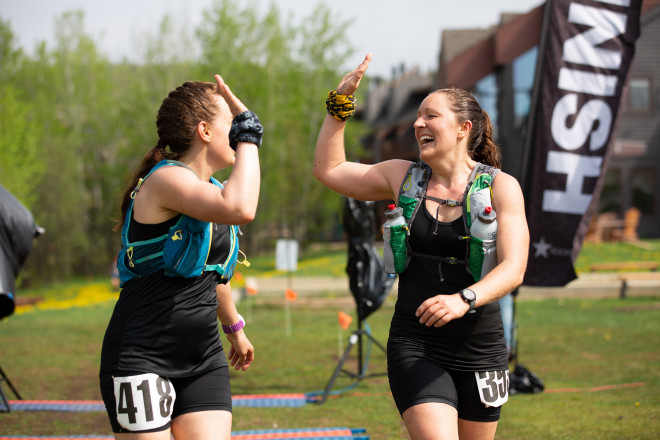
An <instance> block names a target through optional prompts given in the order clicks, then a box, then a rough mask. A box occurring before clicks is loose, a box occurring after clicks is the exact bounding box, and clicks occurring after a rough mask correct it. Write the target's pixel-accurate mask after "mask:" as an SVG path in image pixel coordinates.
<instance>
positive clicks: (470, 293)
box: [461, 289, 477, 301]
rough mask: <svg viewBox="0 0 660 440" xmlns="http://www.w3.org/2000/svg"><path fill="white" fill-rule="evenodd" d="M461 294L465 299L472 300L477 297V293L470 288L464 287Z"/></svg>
mask: <svg viewBox="0 0 660 440" xmlns="http://www.w3.org/2000/svg"><path fill="white" fill-rule="evenodd" d="M461 294H462V296H463V298H465V299H466V300H467V301H474V300H475V299H477V295H476V294H475V293H474V292H473V291H472V290H470V289H464V290H463V292H461Z"/></svg>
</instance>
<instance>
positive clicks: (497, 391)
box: [474, 370, 509, 407]
mask: <svg viewBox="0 0 660 440" xmlns="http://www.w3.org/2000/svg"><path fill="white" fill-rule="evenodd" d="M474 376H475V378H476V379H477V388H479V397H480V398H481V402H482V403H483V404H484V405H486V407H489V406H495V407H497V406H502V405H503V404H504V403H505V402H506V401H507V400H509V371H508V370H500V371H477V372H475V373H474Z"/></svg>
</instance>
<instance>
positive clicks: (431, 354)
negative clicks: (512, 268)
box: [388, 206, 507, 371]
mask: <svg viewBox="0 0 660 440" xmlns="http://www.w3.org/2000/svg"><path fill="white" fill-rule="evenodd" d="M410 234H411V235H410V241H409V243H410V246H411V249H412V251H413V252H418V253H422V254H427V255H435V256H439V257H455V258H458V259H461V260H463V259H465V252H466V246H467V241H466V240H459V237H462V236H465V235H466V231H465V226H464V224H463V218H462V217H459V218H458V219H456V220H454V221H453V222H449V223H444V222H436V220H435V218H434V217H433V216H432V215H431V214H430V213H429V212H428V210H427V209H426V207H425V206H424V207H423V208H422V207H421V208H420V212H419V213H418V215H417V216H415V220H414V221H413V224H412V225H411V231H410ZM441 271H442V273H441ZM441 275H442V277H441ZM441 278H442V281H441ZM472 284H474V279H473V278H472V275H470V273H469V272H468V271H467V269H466V267H465V265H464V264H446V263H440V262H439V260H437V259H433V258H426V257H421V256H415V255H413V256H412V258H411V260H410V264H409V265H408V268H407V269H406V271H405V272H404V273H402V274H401V275H400V277H399V295H398V298H397V302H396V306H395V310H394V316H393V317H392V324H391V327H390V339H389V342H388V364H389V368H392V367H395V366H396V365H400V364H402V363H406V362H409V361H411V360H413V359H415V358H425V359H427V360H432V361H433V362H437V363H439V364H440V365H442V366H444V367H445V368H453V369H460V370H466V371H485V370H494V369H506V368H507V352H506V344H505V342H504V332H503V328H502V319H501V317H500V313H499V305H498V304H497V302H494V303H490V304H487V305H485V306H483V307H479V308H478V309H476V313H473V314H466V315H465V316H463V317H462V318H460V319H456V320H453V321H451V322H449V323H448V324H446V325H444V326H442V327H440V328H435V327H430V328H429V327H426V326H425V325H422V324H420V323H419V318H417V317H416V316H415V311H416V310H417V308H418V307H419V306H420V305H421V304H422V302H424V301H425V300H426V299H428V298H431V297H434V296H436V295H439V294H444V295H451V294H454V293H457V292H459V291H460V290H462V289H464V288H466V287H468V286H470V285H472Z"/></svg>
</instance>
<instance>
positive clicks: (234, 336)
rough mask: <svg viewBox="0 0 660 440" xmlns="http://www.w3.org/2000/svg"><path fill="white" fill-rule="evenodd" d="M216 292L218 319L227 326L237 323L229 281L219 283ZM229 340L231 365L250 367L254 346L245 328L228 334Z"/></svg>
mask: <svg viewBox="0 0 660 440" xmlns="http://www.w3.org/2000/svg"><path fill="white" fill-rule="evenodd" d="M215 292H216V296H217V297H218V309H217V314H218V319H219V320H220V322H221V323H222V325H225V326H229V325H233V324H236V323H237V322H238V312H237V311H236V305H235V304H234V299H233V298H232V296H231V286H230V285H229V283H227V284H218V285H217V287H216V289H215ZM227 340H228V341H229V343H230V344H231V349H230V350H229V354H228V355H227V357H228V358H229V363H230V364H231V366H233V367H234V368H235V369H237V370H241V369H242V370H244V371H245V370H247V369H248V368H250V365H252V362H253V361H254V347H252V344H251V343H250V341H249V340H248V338H247V336H246V335H245V332H244V331H243V329H241V330H239V331H237V332H236V333H230V334H228V335H227Z"/></svg>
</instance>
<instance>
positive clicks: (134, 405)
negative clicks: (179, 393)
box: [113, 373, 176, 432]
mask: <svg viewBox="0 0 660 440" xmlns="http://www.w3.org/2000/svg"><path fill="white" fill-rule="evenodd" d="M113 379H114V384H115V402H116V404H117V421H118V422H119V424H120V425H121V426H123V427H124V428H126V429H127V430H129V431H133V432H135V431H144V430H147V429H155V428H161V427H163V426H165V425H167V424H168V423H169V422H170V420H171V416H172V407H173V406H174V400H175V399H176V393H175V392H174V387H172V383H171V382H170V381H169V380H167V379H165V378H164V377H160V376H158V375H157V374H153V373H147V374H139V375H136V376H126V377H114V378H113Z"/></svg>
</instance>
